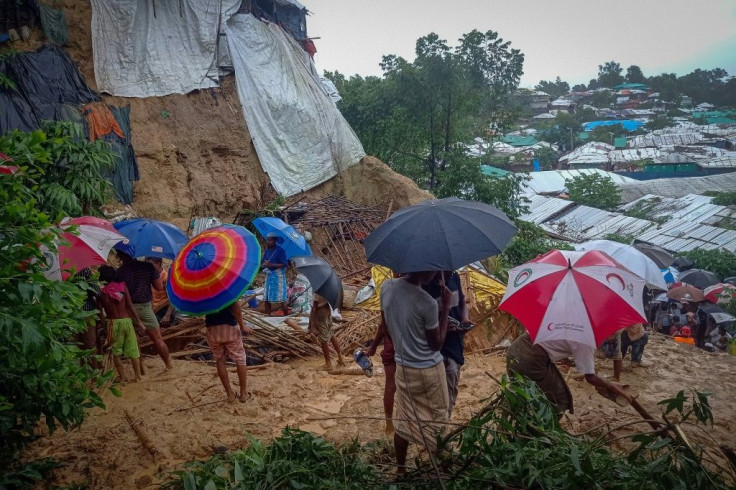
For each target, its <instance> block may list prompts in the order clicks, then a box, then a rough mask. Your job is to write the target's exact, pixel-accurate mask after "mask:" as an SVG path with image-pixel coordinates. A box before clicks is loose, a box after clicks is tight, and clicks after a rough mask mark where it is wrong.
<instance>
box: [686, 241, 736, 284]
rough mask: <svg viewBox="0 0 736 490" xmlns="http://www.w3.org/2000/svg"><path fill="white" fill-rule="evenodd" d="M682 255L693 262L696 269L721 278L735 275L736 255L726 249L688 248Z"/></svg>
mask: <svg viewBox="0 0 736 490" xmlns="http://www.w3.org/2000/svg"><path fill="white" fill-rule="evenodd" d="M682 256H684V257H687V258H688V259H690V260H692V261H693V262H695V265H696V267H697V268H698V269H705V270H708V271H711V272H712V273H714V274H715V275H717V276H718V277H719V278H720V279H721V280H723V279H725V278H727V277H736V255H734V254H732V253H731V252H729V251H727V250H721V249H714V250H703V249H697V250H690V251H689V252H685V253H683V254H682Z"/></svg>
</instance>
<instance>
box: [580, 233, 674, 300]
mask: <svg viewBox="0 0 736 490" xmlns="http://www.w3.org/2000/svg"><path fill="white" fill-rule="evenodd" d="M575 250H578V251H584V250H598V251H601V252H605V253H607V254H608V255H610V256H611V257H613V258H614V259H616V261H617V262H618V263H619V264H621V265H623V266H624V267H626V268H627V269H629V270H630V271H631V272H633V273H634V274H636V275H637V276H639V277H641V278H642V279H644V280H645V281H646V282H647V285H648V286H650V287H655V288H657V289H661V290H663V291H666V290H667V283H666V282H665V280H664V277H663V276H662V271H661V270H660V269H659V267H657V264H656V263H654V261H653V260H652V259H650V258H649V257H647V256H646V255H644V254H643V253H641V252H640V251H639V250H637V249H636V248H634V247H632V246H631V245H626V244H624V243H618V242H612V241H611V240H591V241H589V242H585V243H581V244H579V245H575Z"/></svg>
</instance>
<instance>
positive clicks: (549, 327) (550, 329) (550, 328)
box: [547, 323, 552, 332]
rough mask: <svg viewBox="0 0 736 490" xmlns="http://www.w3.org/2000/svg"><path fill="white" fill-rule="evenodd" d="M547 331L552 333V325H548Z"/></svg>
mask: <svg viewBox="0 0 736 490" xmlns="http://www.w3.org/2000/svg"><path fill="white" fill-rule="evenodd" d="M547 330H549V331H550V332H551V331H552V323H549V324H547Z"/></svg>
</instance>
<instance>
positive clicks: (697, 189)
mask: <svg viewBox="0 0 736 490" xmlns="http://www.w3.org/2000/svg"><path fill="white" fill-rule="evenodd" d="M619 189H620V190H621V202H624V203H628V202H631V201H634V200H636V199H639V198H640V197H644V196H646V195H647V194H654V195H657V196H664V197H682V196H684V195H686V194H702V193H704V192H707V191H716V192H733V191H734V189H736V172H734V173H727V174H720V175H709V176H707V177H685V178H683V177H681V178H674V179H654V180H646V181H642V182H640V181H636V182H629V183H625V184H620V185H619Z"/></svg>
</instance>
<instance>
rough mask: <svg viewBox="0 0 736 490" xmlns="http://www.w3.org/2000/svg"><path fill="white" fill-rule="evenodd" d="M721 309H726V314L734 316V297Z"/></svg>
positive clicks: (735, 300)
mask: <svg viewBox="0 0 736 490" xmlns="http://www.w3.org/2000/svg"><path fill="white" fill-rule="evenodd" d="M723 309H724V310H726V312H727V313H728V314H730V315H733V316H736V298H734V299H732V300H731V301H729V302H728V303H726V306H724V307H723Z"/></svg>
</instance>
